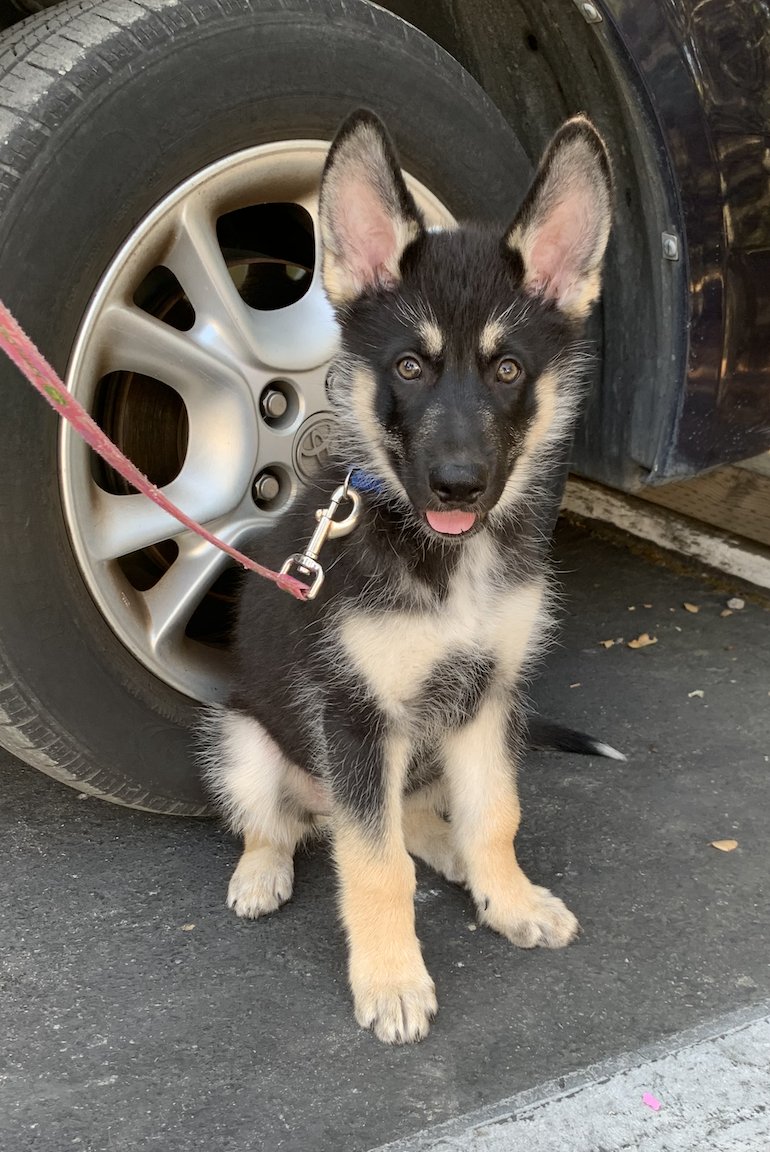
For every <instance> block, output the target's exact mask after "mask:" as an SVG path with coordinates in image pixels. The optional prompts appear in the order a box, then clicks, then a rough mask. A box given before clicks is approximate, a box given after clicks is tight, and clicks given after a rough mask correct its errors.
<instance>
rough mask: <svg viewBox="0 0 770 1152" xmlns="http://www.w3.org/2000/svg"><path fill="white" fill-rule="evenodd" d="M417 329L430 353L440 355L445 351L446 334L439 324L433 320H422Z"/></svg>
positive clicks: (434, 355) (430, 354)
mask: <svg viewBox="0 0 770 1152" xmlns="http://www.w3.org/2000/svg"><path fill="white" fill-rule="evenodd" d="M417 331H418V332H419V334H420V339H421V340H422V342H423V344H424V346H425V351H426V352H427V353H428V355H429V356H433V357H436V358H437V357H439V356H440V355H441V353H442V352H443V351H444V335H443V333H442V331H441V329H440V328H439V326H438V324H436V323H435V322H434V321H433V320H420V322H419V324H418V325H417Z"/></svg>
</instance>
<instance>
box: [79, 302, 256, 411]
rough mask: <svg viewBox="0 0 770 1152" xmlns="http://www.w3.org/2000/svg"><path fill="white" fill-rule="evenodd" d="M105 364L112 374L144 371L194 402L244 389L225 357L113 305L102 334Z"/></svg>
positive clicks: (157, 322) (132, 310) (150, 318)
mask: <svg viewBox="0 0 770 1152" xmlns="http://www.w3.org/2000/svg"><path fill="white" fill-rule="evenodd" d="M100 340H101V346H102V347H101V359H102V363H103V367H104V369H105V370H106V371H108V372H117V371H133V372H142V373H144V375H146V376H152V377H153V378H154V379H156V380H161V381H162V382H163V383H164V384H168V385H170V386H171V387H172V388H174V389H176V391H177V392H179V394H180V395H181V396H182V397H183V398H185V399H186V398H188V397H189V398H190V399H195V397H196V396H199V395H200V393H201V389H202V388H203V389H211V388H213V387H221V386H224V387H225V388H230V389H234V390H236V391H239V390H242V391H244V392H245V390H246V382H245V381H244V379H243V377H242V376H241V375H240V373H239V372H237V371H236V370H235V369H234V368H233V367H232V366H231V365H230V364H228V363H226V362H225V360H224V359H223V358H222V356H220V355H217V354H216V353H214V352H211V351H209V350H208V349H207V348H204V347H201V345H200V344H197V343H196V342H195V341H194V340H193V339H191V338H190V336H188V335H186V334H185V333H183V332H178V331H177V330H176V329H175V328H172V327H171V326H170V325H169V324H164V323H163V321H162V320H156V319H155V317H154V316H149V315H148V314H147V313H146V312H142V311H141V309H139V308H132V307H127V306H125V305H120V304H113V305H111V306H110V307H109V308H108V309H107V310H106V311H105V313H104V318H103V320H102V326H101V330H100Z"/></svg>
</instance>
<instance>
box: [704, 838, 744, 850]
mask: <svg viewBox="0 0 770 1152" xmlns="http://www.w3.org/2000/svg"><path fill="white" fill-rule="evenodd" d="M709 847H710V848H718V849H719V851H720V852H732V851H733V849H735V848H737V847H738V841H737V840H710V841H709Z"/></svg>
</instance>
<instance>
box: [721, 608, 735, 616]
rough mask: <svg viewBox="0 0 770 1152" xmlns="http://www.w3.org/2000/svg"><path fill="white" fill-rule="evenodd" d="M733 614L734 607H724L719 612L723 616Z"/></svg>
mask: <svg viewBox="0 0 770 1152" xmlns="http://www.w3.org/2000/svg"><path fill="white" fill-rule="evenodd" d="M732 614H733V610H732V608H723V609H722V611H721V612H720V613H719V615H720V616H722V617H724V616H732Z"/></svg>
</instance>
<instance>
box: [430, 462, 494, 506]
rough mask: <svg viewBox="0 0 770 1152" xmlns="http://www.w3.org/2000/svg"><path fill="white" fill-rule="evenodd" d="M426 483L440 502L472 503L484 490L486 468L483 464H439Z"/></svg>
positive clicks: (432, 470)
mask: <svg viewBox="0 0 770 1152" xmlns="http://www.w3.org/2000/svg"><path fill="white" fill-rule="evenodd" d="M428 483H429V484H430V486H431V488H432V490H433V491H434V492H435V494H436V495H437V496H438V498H439V500H440V501H441V502H442V504H473V503H474V501H476V500H478V498H479V496H481V495H482V493H483V492H484V491H485V490H486V487H487V470H486V468H485V466H484V465H483V464H439V465H437V466H436V467H435V468H431V470H430V472H429V474H428Z"/></svg>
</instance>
